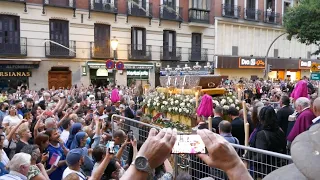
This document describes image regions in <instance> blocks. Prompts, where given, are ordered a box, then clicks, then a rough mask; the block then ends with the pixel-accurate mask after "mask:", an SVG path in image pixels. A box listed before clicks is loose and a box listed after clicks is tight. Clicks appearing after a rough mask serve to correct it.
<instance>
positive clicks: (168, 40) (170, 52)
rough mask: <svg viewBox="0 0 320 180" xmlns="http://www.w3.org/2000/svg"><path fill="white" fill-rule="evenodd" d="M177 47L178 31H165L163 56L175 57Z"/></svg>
mask: <svg viewBox="0 0 320 180" xmlns="http://www.w3.org/2000/svg"><path fill="white" fill-rule="evenodd" d="M176 49H177V48H176V32H175V31H168V30H165V31H163V57H175V56H176Z"/></svg>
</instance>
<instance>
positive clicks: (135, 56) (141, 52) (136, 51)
mask: <svg viewBox="0 0 320 180" xmlns="http://www.w3.org/2000/svg"><path fill="white" fill-rule="evenodd" d="M151 49H152V47H151V46H150V45H147V46H143V45H140V44H128V59H129V60H151V58H152V56H151Z"/></svg>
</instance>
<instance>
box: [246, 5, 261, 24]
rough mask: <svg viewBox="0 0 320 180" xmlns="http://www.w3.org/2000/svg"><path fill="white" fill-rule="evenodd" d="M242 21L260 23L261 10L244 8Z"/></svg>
mask: <svg viewBox="0 0 320 180" xmlns="http://www.w3.org/2000/svg"><path fill="white" fill-rule="evenodd" d="M244 19H246V20H249V21H261V10H259V9H251V8H247V9H246V8H244Z"/></svg>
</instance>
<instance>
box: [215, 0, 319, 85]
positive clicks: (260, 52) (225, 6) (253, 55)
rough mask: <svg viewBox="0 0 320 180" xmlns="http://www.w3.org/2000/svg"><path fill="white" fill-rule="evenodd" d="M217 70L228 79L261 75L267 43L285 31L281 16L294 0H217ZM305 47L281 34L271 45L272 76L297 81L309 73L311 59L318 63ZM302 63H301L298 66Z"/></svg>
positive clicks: (270, 75) (314, 48) (312, 50)
mask: <svg viewBox="0 0 320 180" xmlns="http://www.w3.org/2000/svg"><path fill="white" fill-rule="evenodd" d="M214 3H215V4H214V15H215V54H216V60H217V63H216V68H217V70H216V72H217V73H218V74H221V75H229V77H230V78H231V79H239V78H240V77H246V78H248V79H250V78H251V79H255V78H257V77H259V78H262V77H263V76H264V63H265V62H264V61H265V56H266V53H267V50H268V48H269V46H270V44H271V43H272V42H273V41H274V40H275V39H276V38H277V37H279V36H280V35H281V34H283V33H284V32H285V30H284V29H283V26H282V20H283V15H284V14H285V12H286V11H287V8H288V7H291V6H294V5H296V0H216V1H214ZM315 50H316V47H315V46H312V45H311V46H306V45H304V44H301V43H299V42H298V41H297V40H295V39H293V40H291V41H289V40H287V38H286V36H285V35H282V36H280V37H279V39H277V40H276V41H275V43H274V44H273V45H272V46H271V49H270V51H269V54H268V64H270V65H271V69H272V71H271V72H270V73H269V74H268V76H269V78H271V79H291V80H298V79H300V78H301V77H303V76H309V75H310V70H309V69H310V65H311V62H320V61H319V60H317V57H316V56H312V55H311V54H312V52H314V51H315ZM301 65H302V66H301Z"/></svg>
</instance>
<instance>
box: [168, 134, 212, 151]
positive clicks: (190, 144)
mask: <svg viewBox="0 0 320 180" xmlns="http://www.w3.org/2000/svg"><path fill="white" fill-rule="evenodd" d="M205 153H206V146H205V145H204V143H203V141H202V139H201V137H200V136H199V135H196V134H192V135H178V136H177V140H176V143H175V144H174V146H173V148H172V154H205Z"/></svg>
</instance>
